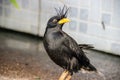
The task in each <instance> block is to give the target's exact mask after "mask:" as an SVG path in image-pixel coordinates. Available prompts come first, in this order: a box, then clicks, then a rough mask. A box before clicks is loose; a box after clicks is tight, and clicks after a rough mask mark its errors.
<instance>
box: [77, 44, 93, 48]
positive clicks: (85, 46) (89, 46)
mask: <svg viewBox="0 0 120 80" xmlns="http://www.w3.org/2000/svg"><path fill="white" fill-rule="evenodd" d="M79 47H80V48H83V49H92V48H94V47H93V46H92V45H91V44H79Z"/></svg>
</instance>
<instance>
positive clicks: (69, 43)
mask: <svg viewBox="0 0 120 80" xmlns="http://www.w3.org/2000/svg"><path fill="white" fill-rule="evenodd" d="M63 44H64V46H65V47H67V49H68V50H69V52H70V53H69V54H71V55H74V56H76V57H78V58H80V57H81V56H83V55H84V52H83V51H82V48H80V47H79V45H78V44H77V42H76V41H75V40H74V39H73V38H71V37H70V36H69V35H67V34H66V37H65V40H64V42H63Z"/></svg>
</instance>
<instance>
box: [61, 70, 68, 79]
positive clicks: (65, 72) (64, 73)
mask: <svg viewBox="0 0 120 80" xmlns="http://www.w3.org/2000/svg"><path fill="white" fill-rule="evenodd" d="M68 74H69V72H68V71H66V70H65V71H64V72H63V73H62V74H61V76H60V78H59V80H65V78H66V77H67V75H68Z"/></svg>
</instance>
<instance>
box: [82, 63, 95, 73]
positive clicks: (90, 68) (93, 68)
mask: <svg viewBox="0 0 120 80" xmlns="http://www.w3.org/2000/svg"><path fill="white" fill-rule="evenodd" d="M84 69H85V70H87V71H95V72H97V69H96V68H95V67H94V66H93V65H92V64H89V65H88V66H87V67H84Z"/></svg>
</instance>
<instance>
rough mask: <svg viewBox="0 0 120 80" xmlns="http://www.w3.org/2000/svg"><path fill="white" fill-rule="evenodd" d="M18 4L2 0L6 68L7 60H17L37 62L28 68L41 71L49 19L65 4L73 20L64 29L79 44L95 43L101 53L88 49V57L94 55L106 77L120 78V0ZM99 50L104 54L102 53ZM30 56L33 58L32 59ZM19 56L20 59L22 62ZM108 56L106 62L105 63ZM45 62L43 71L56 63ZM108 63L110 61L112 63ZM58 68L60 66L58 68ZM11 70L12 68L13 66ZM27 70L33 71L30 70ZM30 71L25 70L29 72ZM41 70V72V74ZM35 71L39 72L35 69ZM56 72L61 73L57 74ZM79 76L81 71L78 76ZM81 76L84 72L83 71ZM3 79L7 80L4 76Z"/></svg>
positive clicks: (25, 0)
mask: <svg viewBox="0 0 120 80" xmlns="http://www.w3.org/2000/svg"><path fill="white" fill-rule="evenodd" d="M17 3H18V5H19V7H20V8H19V9H17V8H15V7H14V6H13V5H12V4H11V3H10V0H0V45H1V46H0V50H1V51H2V52H0V54H1V58H0V60H1V66H4V68H5V66H6V65H7V64H8V63H7V61H11V62H13V61H14V60H16V62H17V63H19V64H22V63H23V62H24V63H25V65H27V66H28V64H31V63H32V62H34V61H35V62H36V63H34V64H32V65H37V67H35V66H34V67H33V66H32V67H29V68H28V69H33V71H36V72H37V71H39V68H41V66H43V62H42V61H44V59H47V58H46V57H45V56H44V54H39V55H38V53H45V51H44V48H43V45H42V37H43V35H44V32H45V28H46V24H47V21H48V20H49V18H51V17H52V16H54V15H56V12H55V9H54V8H59V7H63V6H64V4H65V5H67V6H68V7H70V10H69V13H68V18H70V20H71V22H70V23H67V24H65V25H64V27H63V30H64V31H65V32H66V33H68V34H69V35H71V36H72V37H73V38H74V39H75V40H76V41H77V42H78V43H81V44H92V45H93V46H94V47H95V50H98V51H103V52H102V53H100V52H92V51H88V52H91V53H92V54H91V53H90V54H88V56H89V57H91V59H92V61H93V63H95V65H98V66H97V67H98V68H101V69H100V70H101V71H102V72H103V73H106V76H108V75H109V74H110V76H109V78H107V80H120V77H118V75H120V63H119V61H120V58H119V56H120V22H119V21H120V9H119V8H120V0H17ZM103 27H105V29H103ZM6 46H7V47H6ZM9 48H10V49H9ZM11 48H12V50H11ZM13 48H14V49H15V51H14V49H13ZM16 49H17V50H16ZM18 49H19V50H20V51H19V50H18ZM7 50H8V51H7ZM9 50H10V51H9ZM17 51H18V52H17ZM24 51H27V52H24ZM104 52H106V54H103V53H104ZM8 53H14V55H13V56H12V57H13V58H15V56H17V54H19V56H22V57H23V58H21V57H18V56H17V57H16V58H15V59H10V58H7V57H6V56H3V55H2V54H7V55H8V56H9V57H10V54H8ZM24 53H25V55H26V54H27V53H29V55H28V57H29V58H28V57H27V55H26V56H25V55H24ZM96 53H97V54H96ZM99 53H100V54H101V55H99ZM107 54H112V55H117V56H111V55H107ZM40 56H42V58H40ZM46 56H47V55H46ZM30 57H33V58H32V60H33V61H32V60H31V58H30ZM34 58H35V59H34ZM4 59H5V60H6V65H2V64H3V63H4ZM17 59H20V60H21V61H20V62H19V60H17ZM29 59H30V60H29ZM39 59H42V60H41V61H40V60H39ZM106 59H107V61H106V62H105V63H103V62H104V61H105V60H106ZM27 60H28V61H27ZM29 62H30V63H29ZM46 63H48V65H47V67H46V68H45V69H44V68H41V71H42V70H43V72H44V70H46V71H47V69H49V67H50V65H51V66H52V64H54V63H52V62H50V63H49V61H47V60H46ZM15 64H16V63H15ZM19 64H18V65H19ZM38 64H39V65H38ZM99 64H101V66H102V67H101V66H99ZM109 64H111V66H110V65H109ZM16 65H17V64H16ZM23 65H24V64H23ZM44 66H45V65H44ZM108 67H109V69H108ZM4 68H1V70H3V72H4V71H5V70H6V68H7V67H6V68H5V69H4ZM12 68H14V66H12ZM12 68H11V69H12ZM34 68H36V69H34ZM54 68H56V66H55V67H53V69H54ZM21 69H22V68H21ZM21 69H20V71H21ZM25 69H26V68H25ZM28 69H27V70H28ZM57 69H59V67H58V68H57ZM57 69H56V70H57ZM105 69H106V70H107V71H106V70H105ZM8 70H9V68H8ZM110 70H112V71H110ZM11 71H13V69H12V70H11ZM60 71H61V69H60ZM109 71H110V72H109ZM113 71H114V72H113ZM1 72H2V71H1ZM28 72H30V73H31V71H29V70H28ZM28 72H24V73H27V74H28ZM51 72H53V74H54V72H55V71H54V70H53V71H52V69H51V71H48V74H49V73H51ZM22 73H23V72H22ZM40 73H41V72H40V71H39V74H40ZM58 73H59V71H58ZM13 74H14V73H13ZM33 74H37V73H35V72H33ZM113 74H115V75H113ZM23 75H25V74H23ZM23 75H22V76H23ZM55 75H56V76H58V75H57V74H55ZM111 75H113V77H111ZM30 76H31V75H30ZM38 76H39V75H38ZM50 76H53V75H52V74H51V75H49V77H50ZM78 76H79V74H78V75H77V76H76V77H78ZM80 76H83V75H81V74H80ZM89 76H90V75H89ZM76 77H74V78H75V79H73V80H81V79H77V78H76ZM92 77H94V76H92ZM42 78H43V79H41V80H56V77H54V78H51V79H48V78H44V77H42ZM82 78H83V80H103V79H101V78H99V79H96V78H91V79H89V78H88V77H86V76H83V77H82ZM1 80H7V79H5V78H2V79H1ZM11 80H13V79H11ZM20 80H24V79H20ZM28 80H30V79H28ZM31 80H33V79H31Z"/></svg>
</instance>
